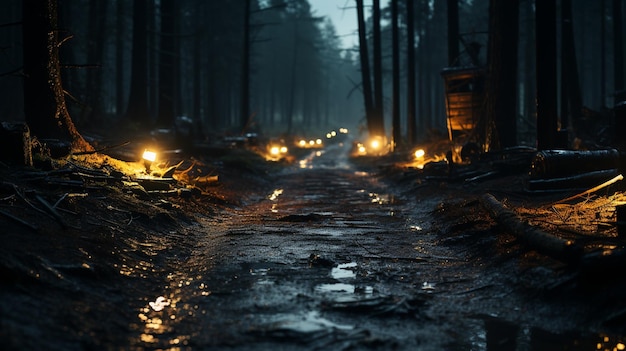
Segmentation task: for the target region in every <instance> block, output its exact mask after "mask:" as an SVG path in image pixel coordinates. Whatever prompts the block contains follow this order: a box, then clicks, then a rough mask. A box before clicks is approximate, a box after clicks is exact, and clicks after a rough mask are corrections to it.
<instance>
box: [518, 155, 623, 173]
mask: <svg viewBox="0 0 626 351" xmlns="http://www.w3.org/2000/svg"><path fill="white" fill-rule="evenodd" d="M619 168H620V153H619V151H618V150H616V149H608V150H590V151H589V150H544V151H540V152H538V153H537V154H536V155H535V157H534V158H533V160H532V162H531V166H530V178H531V179H540V178H559V177H567V176H571V175H573V174H580V173H586V172H592V171H599V170H603V169H619Z"/></svg>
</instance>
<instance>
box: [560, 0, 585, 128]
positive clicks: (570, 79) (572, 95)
mask: <svg viewBox="0 0 626 351" xmlns="http://www.w3.org/2000/svg"><path fill="white" fill-rule="evenodd" d="M561 18H562V21H563V22H562V23H563V24H562V26H561V28H562V29H561V33H562V40H561V43H562V45H563V52H562V54H561V57H562V60H563V65H562V72H561V76H562V77H563V78H564V83H565V84H564V85H563V86H561V89H562V90H563V91H564V92H565V99H566V101H565V103H566V108H564V110H565V111H562V113H561V118H565V119H564V120H562V121H561V128H568V127H569V125H568V123H567V121H568V118H567V112H569V116H570V117H571V126H572V127H573V128H574V131H575V132H576V134H583V135H584V134H587V133H586V131H585V128H584V127H583V126H582V125H581V124H582V123H583V121H582V109H583V102H582V94H581V92H580V82H579V79H578V63H577V60H576V48H575V47H574V25H573V23H572V20H573V19H572V0H562V1H561Z"/></svg>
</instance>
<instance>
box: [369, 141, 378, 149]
mask: <svg viewBox="0 0 626 351" xmlns="http://www.w3.org/2000/svg"><path fill="white" fill-rule="evenodd" d="M370 145H371V146H372V148H373V149H378V148H379V147H380V141H378V140H372V143H371V144H370Z"/></svg>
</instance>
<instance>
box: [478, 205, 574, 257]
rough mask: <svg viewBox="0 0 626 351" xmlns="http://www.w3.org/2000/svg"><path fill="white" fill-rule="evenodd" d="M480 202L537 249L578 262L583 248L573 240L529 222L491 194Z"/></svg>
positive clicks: (507, 229)
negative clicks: (547, 231)
mask: <svg viewBox="0 0 626 351" xmlns="http://www.w3.org/2000/svg"><path fill="white" fill-rule="evenodd" d="M480 203H481V205H482V206H483V208H485V210H486V211H487V212H488V213H489V215H490V216H491V217H492V218H493V219H494V220H495V221H496V222H497V223H498V224H499V225H501V226H502V227H503V228H504V229H505V230H506V231H507V232H508V233H510V234H513V235H514V236H515V237H516V238H518V239H520V241H522V242H523V243H524V244H526V245H528V246H529V247H531V248H532V249H534V250H535V251H537V252H539V253H541V254H544V255H547V256H550V257H553V258H556V259H558V260H560V261H563V262H567V263H577V262H578V261H579V259H580V257H581V255H582V253H583V248H582V247H581V246H579V245H577V244H576V243H574V242H573V241H571V240H565V239H562V238H559V237H557V236H555V235H552V234H549V233H546V232H544V231H542V230H541V229H539V228H536V227H534V226H532V225H530V224H528V223H527V222H524V221H523V220H522V219H521V218H520V217H519V216H518V215H517V214H516V213H515V212H513V211H511V210H509V209H507V208H506V207H504V205H502V204H501V203H500V202H499V201H498V200H496V198H495V197H494V196H493V195H491V194H485V195H483V196H482V197H481V198H480Z"/></svg>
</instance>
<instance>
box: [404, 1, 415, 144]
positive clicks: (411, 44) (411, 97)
mask: <svg viewBox="0 0 626 351" xmlns="http://www.w3.org/2000/svg"><path fill="white" fill-rule="evenodd" d="M414 1H415V0H406V11H407V19H406V32H407V51H406V52H407V55H406V61H407V114H406V119H407V140H408V143H409V146H413V145H415V144H416V143H417V127H416V123H415V111H416V106H415V8H414V6H413V5H414Z"/></svg>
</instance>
